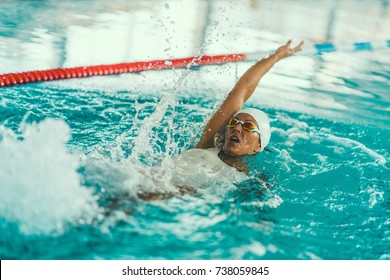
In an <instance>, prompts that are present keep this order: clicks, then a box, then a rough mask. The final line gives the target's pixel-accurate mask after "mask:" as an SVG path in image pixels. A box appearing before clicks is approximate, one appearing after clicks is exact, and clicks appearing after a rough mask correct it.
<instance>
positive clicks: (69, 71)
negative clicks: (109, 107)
mask: <svg viewBox="0 0 390 280" xmlns="http://www.w3.org/2000/svg"><path fill="white" fill-rule="evenodd" d="M384 48H390V40H387V41H383V42H375V43H374V42H357V43H353V44H351V45H346V46H345V45H344V46H341V47H340V46H337V45H334V44H333V43H322V44H314V45H313V46H312V47H307V46H305V48H304V50H303V51H302V52H300V53H299V54H301V55H321V54H323V53H330V52H336V51H372V50H377V49H384ZM268 53H271V52H257V53H246V54H245V53H240V54H226V55H213V56H208V55H202V56H193V57H187V58H177V59H165V60H151V61H140V62H128V63H118V64H104V65H94V66H84V67H68V68H55V69H49V70H36V71H27V72H17V73H6V74H0V87H9V86H14V85H21V84H28V83H35V82H41V81H54V80H62V79H72V78H84V77H92V76H104V75H117V74H124V73H138V72H142V71H153V70H162V69H175V68H187V69H191V68H195V67H197V66H203V65H216V64H224V63H229V62H242V61H257V60H259V59H261V58H262V57H264V56H265V55H266V54H268Z"/></svg>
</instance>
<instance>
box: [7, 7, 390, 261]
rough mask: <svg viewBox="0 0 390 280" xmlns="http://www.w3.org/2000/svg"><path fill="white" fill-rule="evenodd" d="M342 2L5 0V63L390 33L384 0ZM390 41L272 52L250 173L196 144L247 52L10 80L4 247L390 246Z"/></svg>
mask: <svg viewBox="0 0 390 280" xmlns="http://www.w3.org/2000/svg"><path fill="white" fill-rule="evenodd" d="M339 2H340V1H325V2H324V3H325V5H324V6H322V7H318V6H316V5H314V4H312V2H311V1H283V4H277V3H275V1H252V2H251V4H249V3H246V4H233V3H231V2H230V1H215V2H213V1H186V2H185V3H183V2H181V1H170V2H164V1H161V2H160V1H120V0H113V1H110V5H108V4H107V2H105V1H99V0H96V1H70V0H67V1H61V2H59V3H56V1H6V2H2V3H0V73H8V72H12V71H27V70H34V69H49V68H53V67H68V66H79V65H94V64H102V63H118V62H123V61H137V60H150V59H156V58H172V57H184V56H191V55H195V54H197V53H210V54H213V53H214V54H218V53H231V52H252V51H256V50H257V49H258V48H260V49H263V50H265V49H269V48H271V49H273V48H275V47H276V46H277V45H279V44H281V43H283V42H285V41H286V40H287V39H289V38H290V37H295V38H297V40H298V39H304V40H305V42H306V46H307V47H309V46H310V44H313V43H316V42H323V41H327V40H330V39H332V40H333V41H334V42H335V43H337V44H340V45H343V44H347V43H350V42H356V41H362V40H370V41H378V40H386V39H389V38H386V36H387V35H389V34H388V33H387V34H386V32H387V31H386V30H388V27H389V20H388V18H390V17H388V14H389V8H388V2H387V1H343V4H341V3H339ZM357 3H358V4H357ZM351 7H353V8H351ZM287 8H288V9H289V11H290V13H287V12H286V10H285V9H287ZM306 9H310V11H311V13H309V14H308V13H307V10H306ZM194 11H196V13H194ZM237 13H240V14H241V15H242V16H240V18H239V19H238V18H237V17H235V16H234V14H237ZM302 15H305V18H310V17H311V18H310V22H311V24H312V25H311V26H312V27H311V28H309V27H307V24H306V23H305V22H304V21H302V18H303V17H302ZM281 16H283V17H284V18H285V21H286V22H284V21H280V20H278V19H280V18H281ZM197 17H198V18H197ZM196 19H198V20H196ZM299 19H300V20H301V21H300V20H299ZM308 20H309V19H308ZM292 23H293V24H292ZM386 27H387V28H386ZM389 54H390V52H389V50H388V49H380V50H374V51H368V52H335V53H329V54H324V55H321V56H304V55H301V56H299V55H297V56H294V57H291V58H288V59H287V60H285V61H283V62H280V63H279V64H278V65H276V66H275V67H274V69H272V70H271V72H270V73H268V74H267V76H266V77H264V79H263V81H262V82H261V84H260V86H259V87H258V89H257V90H256V93H255V95H254V96H253V97H252V98H251V99H250V100H249V102H248V105H249V106H252V107H257V108H261V109H263V110H264V111H266V112H267V113H268V114H269V116H270V118H271V126H272V138H271V143H270V146H269V149H270V152H262V153H260V154H258V155H257V156H256V157H249V158H248V159H247V161H248V164H249V165H250V166H251V167H252V170H253V172H252V173H251V174H250V175H249V177H243V176H242V174H239V173H235V172H231V171H227V174H225V173H222V172H225V171H226V170H223V171H221V170H218V169H217V170H215V168H214V169H207V168H206V167H204V166H203V163H202V162H203V161H202V160H204V158H205V156H204V155H202V154H201V153H195V154H191V152H190V154H189V153H188V150H191V148H192V147H194V145H195V144H196V141H197V140H198V139H199V137H200V134H201V132H202V129H203V126H204V123H205V121H206V119H207V118H208V117H209V116H210V115H211V114H212V112H213V110H214V109H215V108H216V105H217V104H218V103H219V102H221V101H222V100H223V98H224V97H225V96H226V94H227V93H228V92H229V90H230V89H231V88H232V86H233V85H234V83H235V81H236V80H237V78H238V77H239V76H240V75H241V74H242V73H243V72H244V71H245V70H246V69H247V68H248V67H250V65H251V63H250V62H245V63H239V64H226V65H220V66H204V67H201V68H200V69H198V70H184V69H176V70H165V71H159V72H144V73H140V74H125V75H120V76H110V77H108V76H107V77H93V78H88V79H75V80H67V81H57V82H46V83H36V84H29V85H23V86H15V87H10V88H1V89H0V159H1V160H0V191H1V195H0V229H1V230H0V232H1V233H0V257H1V259H390V219H389V214H390V195H389V191H390V175H389V167H390V166H389V160H390V155H389V140H388V139H390V129H389V121H390V97H389V77H390V60H389V57H390V56H389ZM188 155H189V158H187V157H186V156H188ZM207 160H208V158H207V157H206V161H207ZM178 182H180V184H185V185H187V186H189V187H192V188H194V189H196V193H193V192H189V193H186V194H184V195H181V194H179V193H178V191H177V188H176V187H175V185H177V184H178ZM145 192H153V193H158V194H164V195H167V194H168V196H170V197H171V198H169V199H163V200H151V201H145V200H142V199H139V198H138V196H137V194H139V193H145Z"/></svg>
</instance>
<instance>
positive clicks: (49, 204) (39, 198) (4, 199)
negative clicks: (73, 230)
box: [0, 119, 98, 234]
mask: <svg viewBox="0 0 390 280" xmlns="http://www.w3.org/2000/svg"><path fill="white" fill-rule="evenodd" d="M22 137H24V140H18V139H17V136H16V135H15V134H14V133H13V132H12V131H11V130H9V129H7V128H5V127H0V155H1V161H0V178H1V179H0V189H1V196H0V216H1V217H4V218H5V219H6V220H8V221H9V222H14V223H17V224H18V225H19V228H20V230H21V231H22V232H23V233H26V234H48V233H53V232H61V231H63V230H64V229H65V226H66V224H68V223H74V222H78V223H87V222H89V221H90V220H91V219H92V218H93V217H95V216H96V215H97V213H98V207H97V204H96V200H95V198H94V196H93V195H92V193H91V191H90V190H89V189H86V188H83V187H81V186H80V182H79V177H78V174H77V171H76V170H77V168H78V157H77V156H76V155H72V154H70V153H68V152H67V151H66V149H65V143H66V142H67V141H68V140H69V138H70V129H69V127H68V125H67V124H66V123H65V122H63V121H60V120H52V119H46V120H44V121H42V122H41V123H39V124H34V125H26V126H25V130H24V131H23V132H22Z"/></svg>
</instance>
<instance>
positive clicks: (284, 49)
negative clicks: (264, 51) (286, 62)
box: [273, 40, 304, 61]
mask: <svg viewBox="0 0 390 280" xmlns="http://www.w3.org/2000/svg"><path fill="white" fill-rule="evenodd" d="M303 43H304V42H303V41H301V42H300V43H299V45H298V46H296V47H295V48H290V46H291V40H289V41H288V42H287V43H286V44H285V45H283V46H281V47H280V48H279V49H277V50H276V51H275V53H274V54H273V55H274V56H275V57H276V58H277V60H278V61H279V60H281V59H283V58H286V57H289V56H290V55H293V54H294V53H296V52H299V51H301V50H302V46H303Z"/></svg>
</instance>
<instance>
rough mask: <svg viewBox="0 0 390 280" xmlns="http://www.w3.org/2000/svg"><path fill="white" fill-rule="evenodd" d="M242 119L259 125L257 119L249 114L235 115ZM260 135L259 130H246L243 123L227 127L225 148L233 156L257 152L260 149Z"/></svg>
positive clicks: (236, 117)
mask: <svg viewBox="0 0 390 280" xmlns="http://www.w3.org/2000/svg"><path fill="white" fill-rule="evenodd" d="M234 118H235V119H237V120H240V121H250V122H252V123H254V124H255V125H256V126H258V124H257V122H256V121H255V119H254V118H253V117H252V116H251V115H248V114H238V115H237V116H235V117H234ZM260 148H261V147H260V135H259V134H258V133H257V132H251V131H246V130H244V129H243V127H242V124H240V123H239V124H237V125H236V126H235V127H233V128H229V127H228V128H227V130H226V135H225V143H224V145H223V150H224V152H225V153H227V154H230V155H232V156H243V155H247V154H255V153H257V152H259V151H260Z"/></svg>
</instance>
